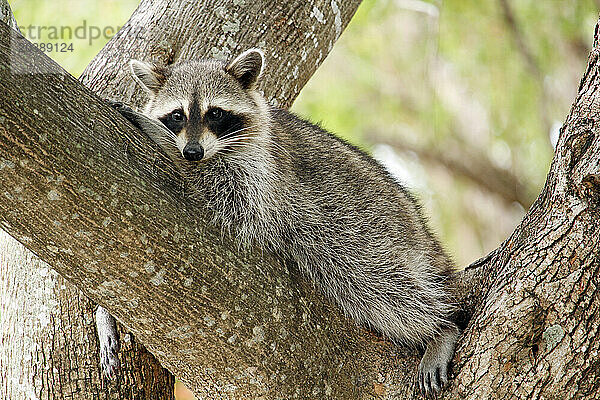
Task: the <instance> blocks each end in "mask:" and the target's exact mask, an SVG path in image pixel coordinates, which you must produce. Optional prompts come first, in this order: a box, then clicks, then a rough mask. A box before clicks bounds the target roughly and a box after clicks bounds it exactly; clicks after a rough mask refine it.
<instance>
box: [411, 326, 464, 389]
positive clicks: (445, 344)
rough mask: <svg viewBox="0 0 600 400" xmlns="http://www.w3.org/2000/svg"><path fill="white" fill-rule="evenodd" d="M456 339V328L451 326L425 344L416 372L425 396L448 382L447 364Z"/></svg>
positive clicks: (452, 353) (450, 358)
mask: <svg viewBox="0 0 600 400" xmlns="http://www.w3.org/2000/svg"><path fill="white" fill-rule="evenodd" d="M457 340H458V328H453V329H450V330H447V331H444V332H443V333H442V334H441V335H440V336H438V337H437V338H436V339H435V340H433V341H431V342H429V343H428V344H427V348H426V350H425V354H423V358H422V359H421V362H420V363H419V371H418V374H417V380H418V385H419V389H420V390H421V393H422V394H423V395H424V396H425V397H429V396H433V395H437V394H438V393H439V392H440V391H441V390H442V387H444V385H446V383H448V366H449V364H450V361H451V360H452V356H453V355H454V347H455V346H456V341H457Z"/></svg>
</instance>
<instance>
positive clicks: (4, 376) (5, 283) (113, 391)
mask: <svg viewBox="0 0 600 400" xmlns="http://www.w3.org/2000/svg"><path fill="white" fill-rule="evenodd" d="M0 10H1V11H2V15H1V19H2V21H5V22H8V23H9V25H10V27H12V28H13V29H15V30H17V31H18V26H17V23H16V21H15V19H14V17H13V15H12V12H11V10H10V7H9V5H8V3H6V1H5V0H0ZM50 268H51V267H50V266H49V265H48V264H46V263H44V262H43V261H41V260H40V259H39V258H37V257H36V256H35V255H34V254H33V253H32V252H30V251H29V250H27V249H26V248H25V247H24V246H23V245H22V244H21V243H19V242H18V241H16V240H15V239H14V238H12V237H11V236H9V235H8V234H7V233H6V232H4V231H2V230H0V303H1V304H2V308H1V313H0V377H1V379H0V382H2V384H0V399H10V400H19V399H32V398H38V399H82V400H83V399H92V398H93V399H119V400H121V399H152V400H155V399H173V396H174V393H173V392H174V383H175V382H174V377H173V375H171V373H170V372H169V371H167V370H166V369H164V368H162V367H161V366H160V364H159V363H158V361H157V360H156V359H155V358H154V357H153V356H152V354H150V353H149V352H148V351H146V350H145V348H144V347H143V346H142V345H140V344H139V343H137V341H136V340H135V338H133V337H132V336H131V335H130V334H126V333H125V332H123V331H122V330H121V335H122V337H123V339H124V340H123V341H122V342H123V343H122V346H121V351H120V358H121V360H123V364H122V366H123V368H122V369H121V372H120V373H119V374H118V375H117V379H116V381H115V382H110V383H109V382H107V381H105V380H103V379H102V376H101V371H100V368H99V365H100V364H99V359H98V349H99V344H98V338H97V336H96V329H95V324H94V318H93V310H94V308H95V305H94V303H93V302H92V301H91V300H89V299H88V298H87V297H86V296H85V295H84V294H83V293H82V292H81V291H80V290H78V289H77V288H76V287H75V286H74V285H73V284H72V283H70V282H67V281H65V280H64V279H63V278H62V277H61V276H60V275H58V274H57V273H56V272H54V271H53V270H52V269H50Z"/></svg>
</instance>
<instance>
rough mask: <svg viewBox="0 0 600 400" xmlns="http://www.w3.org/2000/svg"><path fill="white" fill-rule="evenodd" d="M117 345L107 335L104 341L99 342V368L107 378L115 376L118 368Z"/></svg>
mask: <svg viewBox="0 0 600 400" xmlns="http://www.w3.org/2000/svg"><path fill="white" fill-rule="evenodd" d="M119 366H120V363H119V345H118V341H117V343H115V341H114V340H112V338H111V337H110V336H107V340H106V341H105V343H101V344H100V368H101V369H102V374H103V375H104V376H105V377H106V378H107V379H109V380H113V379H115V377H116V372H117V369H119Z"/></svg>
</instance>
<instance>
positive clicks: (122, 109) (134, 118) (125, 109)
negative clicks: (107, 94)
mask: <svg viewBox="0 0 600 400" xmlns="http://www.w3.org/2000/svg"><path fill="white" fill-rule="evenodd" d="M105 101H106V103H107V104H108V105H109V106H111V107H112V108H114V109H115V110H117V111H118V112H119V113H120V114H121V115H122V116H123V117H125V119H127V120H128V121H129V122H131V123H132V124H133V126H135V127H136V128H138V129H142V126H141V124H140V122H139V119H140V118H139V113H137V112H136V111H134V110H133V108H131V107H129V106H128V105H126V104H125V103H121V102H120V101H114V100H108V99H106V100H105Z"/></svg>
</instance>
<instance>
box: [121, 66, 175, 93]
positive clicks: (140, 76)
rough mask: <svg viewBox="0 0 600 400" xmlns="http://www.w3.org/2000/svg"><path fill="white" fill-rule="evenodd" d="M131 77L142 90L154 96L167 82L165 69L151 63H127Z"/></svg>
mask: <svg viewBox="0 0 600 400" xmlns="http://www.w3.org/2000/svg"><path fill="white" fill-rule="evenodd" d="M129 68H130V69H131V75H132V76H133V80H135V81H136V82H137V83H138V84H140V86H141V87H142V88H144V89H145V90H147V91H148V92H150V93H154V94H156V93H157V92H158V91H159V90H160V88H161V87H162V86H163V85H164V83H165V81H166V80H167V69H166V68H165V67H160V66H157V65H154V64H151V63H147V62H143V61H138V60H131V61H129Z"/></svg>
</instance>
